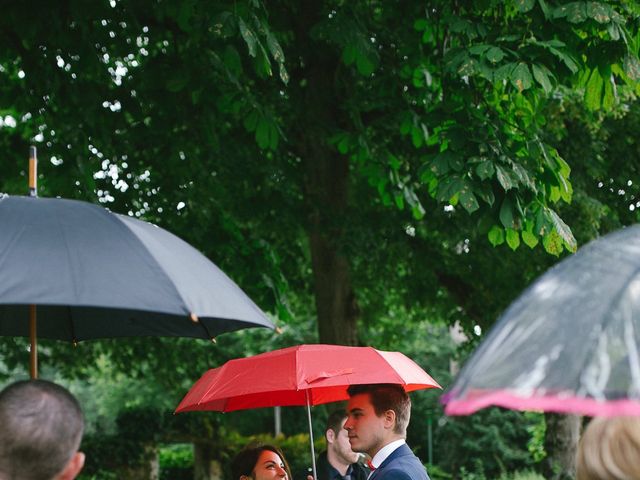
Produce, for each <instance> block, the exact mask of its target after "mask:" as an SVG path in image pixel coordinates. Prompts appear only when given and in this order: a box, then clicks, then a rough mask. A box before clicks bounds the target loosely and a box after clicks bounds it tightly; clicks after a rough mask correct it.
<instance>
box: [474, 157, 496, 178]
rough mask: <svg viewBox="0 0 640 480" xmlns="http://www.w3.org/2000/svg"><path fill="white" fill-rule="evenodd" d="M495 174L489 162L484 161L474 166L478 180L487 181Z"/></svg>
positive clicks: (491, 163)
mask: <svg viewBox="0 0 640 480" xmlns="http://www.w3.org/2000/svg"><path fill="white" fill-rule="evenodd" d="M494 174H495V168H494V166H493V162H492V161H490V160H484V161H482V162H480V163H479V164H478V165H477V166H476V175H478V177H480V180H487V179H489V178H491V177H493V175H494Z"/></svg>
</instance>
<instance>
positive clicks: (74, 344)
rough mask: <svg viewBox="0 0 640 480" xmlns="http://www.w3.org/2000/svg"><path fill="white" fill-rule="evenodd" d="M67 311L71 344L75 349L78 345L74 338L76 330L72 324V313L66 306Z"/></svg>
mask: <svg viewBox="0 0 640 480" xmlns="http://www.w3.org/2000/svg"><path fill="white" fill-rule="evenodd" d="M67 310H69V329H70V330H71V340H72V342H73V346H74V347H75V346H76V344H77V343H78V338H77V337H76V329H75V326H74V324H73V315H72V313H71V312H72V310H71V306H68V307H67Z"/></svg>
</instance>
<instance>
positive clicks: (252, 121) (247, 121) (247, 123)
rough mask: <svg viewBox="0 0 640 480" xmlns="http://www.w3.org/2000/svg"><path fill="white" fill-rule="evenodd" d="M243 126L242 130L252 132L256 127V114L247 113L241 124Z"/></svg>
mask: <svg viewBox="0 0 640 480" xmlns="http://www.w3.org/2000/svg"><path fill="white" fill-rule="evenodd" d="M242 123H243V124H244V128H246V129H247V131H249V132H253V131H254V130H255V129H256V127H257V126H258V112H257V111H255V110H253V111H252V112H250V113H249V115H247V116H246V117H244V120H243V122H242Z"/></svg>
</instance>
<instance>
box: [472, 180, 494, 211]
mask: <svg viewBox="0 0 640 480" xmlns="http://www.w3.org/2000/svg"><path fill="white" fill-rule="evenodd" d="M476 195H478V196H479V197H480V198H481V199H482V200H483V201H484V202H485V203H486V204H487V205H489V206H490V207H492V206H493V204H494V202H495V201H496V197H495V194H494V193H493V190H492V189H491V185H488V184H482V185H481V186H480V189H479V190H478V189H476Z"/></svg>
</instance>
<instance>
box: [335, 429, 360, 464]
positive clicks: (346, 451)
mask: <svg viewBox="0 0 640 480" xmlns="http://www.w3.org/2000/svg"><path fill="white" fill-rule="evenodd" d="M346 421H347V419H346V418H345V419H344V420H343V421H342V424H341V426H340V430H338V434H337V435H335V434H334V435H333V442H332V443H330V444H329V448H331V449H332V450H333V453H334V454H335V455H336V457H338V458H339V459H340V460H341V461H342V462H343V463H345V464H350V463H356V462H357V461H358V454H357V453H356V452H354V451H353V450H352V449H351V444H350V443H349V434H348V433H347V431H346V430H345V429H344V424H345V422H346Z"/></svg>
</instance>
